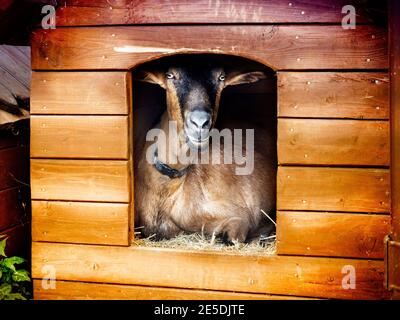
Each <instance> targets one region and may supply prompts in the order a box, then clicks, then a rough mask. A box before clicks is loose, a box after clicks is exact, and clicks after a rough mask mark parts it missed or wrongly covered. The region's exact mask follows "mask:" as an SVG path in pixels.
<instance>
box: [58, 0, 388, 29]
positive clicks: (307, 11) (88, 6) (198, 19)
mask: <svg viewBox="0 0 400 320" xmlns="http://www.w3.org/2000/svg"><path fill="white" fill-rule="evenodd" d="M62 2H64V4H63V3H61V4H60V8H59V10H58V11H57V25H58V26H61V25H62V26H65V25H67V26H77V25H112V24H168V23H169V24H208V23H217V24H218V23H326V22H329V23H341V21H342V19H343V17H344V14H342V7H344V6H345V5H353V6H354V7H355V8H356V12H357V24H362V23H371V22H373V20H374V18H376V16H375V15H371V14H368V12H374V9H375V10H376V9H380V10H382V11H383V13H385V11H384V10H385V7H384V5H382V3H379V5H377V3H376V2H371V1H369V2H367V3H365V2H363V3H362V5H361V3H359V2H358V1H355V0H320V1H318V4H315V3H311V2H308V1H305V0H298V1H291V2H287V1H280V0H269V1H262V0H250V1H248V0H235V1H228V2H226V1H215V0H212V1H209V0H198V1H195V2H193V1H185V0H172V1H159V0H144V1H126V0H123V1H111V2H110V1H106V0H100V1H96V2H93V1H90V0H84V1H82V0H79V1H76V0H72V1H71V0H67V1H65V0H64V1H62ZM364 9H367V10H364ZM371 20H372V21H371Z"/></svg>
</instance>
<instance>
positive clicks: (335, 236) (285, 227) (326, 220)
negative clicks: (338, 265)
mask: <svg viewBox="0 0 400 320" xmlns="http://www.w3.org/2000/svg"><path fill="white" fill-rule="evenodd" d="M389 229H390V216H389V215H372V214H348V213H330V212H298V211H278V214H277V252H278V254H290V255H306V256H329V257H350V258H368V259H383V256H384V249H383V238H384V237H385V235H387V234H388V232H389Z"/></svg>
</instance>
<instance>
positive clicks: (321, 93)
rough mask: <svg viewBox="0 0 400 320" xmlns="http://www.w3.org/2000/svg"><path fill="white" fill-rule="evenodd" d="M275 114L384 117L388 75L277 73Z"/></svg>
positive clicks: (386, 110)
mask: <svg viewBox="0 0 400 320" xmlns="http://www.w3.org/2000/svg"><path fill="white" fill-rule="evenodd" d="M278 116H279V117H298V118H357V119H388V118H389V77H388V74H387V73H382V72H378V73H377V72H372V73H370V72H365V73H359V72H278Z"/></svg>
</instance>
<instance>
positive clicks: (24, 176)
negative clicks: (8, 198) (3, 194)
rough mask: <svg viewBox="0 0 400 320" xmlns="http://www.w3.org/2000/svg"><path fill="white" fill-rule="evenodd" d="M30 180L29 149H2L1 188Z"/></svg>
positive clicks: (0, 165) (0, 159) (0, 155)
mask: <svg viewBox="0 0 400 320" xmlns="http://www.w3.org/2000/svg"><path fill="white" fill-rule="evenodd" d="M28 182H29V149H28V148H27V147H15V148H9V149H3V150H0V190H3V189H6V188H11V187H15V186H20V185H23V184H26V183H28Z"/></svg>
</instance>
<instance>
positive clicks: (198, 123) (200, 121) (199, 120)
mask: <svg viewBox="0 0 400 320" xmlns="http://www.w3.org/2000/svg"><path fill="white" fill-rule="evenodd" d="M189 119H190V123H192V124H193V125H194V126H195V127H196V128H197V129H209V128H210V127H211V114H210V113H209V112H206V111H200V110H195V111H192V112H191V114H190V118H189Z"/></svg>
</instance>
